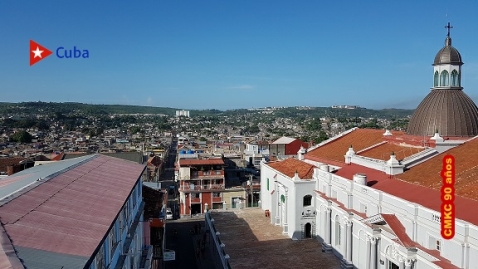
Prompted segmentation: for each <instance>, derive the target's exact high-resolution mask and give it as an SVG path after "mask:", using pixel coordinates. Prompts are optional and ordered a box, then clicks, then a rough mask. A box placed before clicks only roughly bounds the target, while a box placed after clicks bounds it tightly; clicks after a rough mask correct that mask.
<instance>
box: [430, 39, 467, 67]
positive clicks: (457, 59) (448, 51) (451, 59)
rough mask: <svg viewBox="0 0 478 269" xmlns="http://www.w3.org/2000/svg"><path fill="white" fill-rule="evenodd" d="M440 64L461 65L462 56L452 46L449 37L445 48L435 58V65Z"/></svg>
mask: <svg viewBox="0 0 478 269" xmlns="http://www.w3.org/2000/svg"><path fill="white" fill-rule="evenodd" d="M438 64H456V65H461V64H463V62H462V61H461V55H460V53H459V52H458V50H457V49H455V48H454V47H453V46H452V45H451V38H450V37H447V38H446V40H445V46H444V47H443V48H442V49H441V50H440V51H439V52H438V53H437V55H436V56H435V61H434V62H433V65H438Z"/></svg>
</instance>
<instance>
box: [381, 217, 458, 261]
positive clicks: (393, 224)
mask: <svg viewBox="0 0 478 269" xmlns="http://www.w3.org/2000/svg"><path fill="white" fill-rule="evenodd" d="M381 216H382V218H383V219H384V220H385V222H387V224H388V226H390V228H391V229H392V230H393V232H394V233H395V235H396V236H397V238H398V240H399V242H398V243H401V244H402V245H403V246H404V247H406V248H412V247H415V248H418V249H420V250H422V251H424V252H426V253H428V254H430V255H432V256H434V257H435V258H437V259H438V261H435V262H433V263H435V264H436V265H439V266H440V267H441V268H446V269H458V268H459V267H457V266H455V265H453V264H452V263H451V262H450V261H449V260H447V259H445V258H443V257H442V256H441V255H440V252H439V251H437V250H430V249H427V248H424V247H423V246H421V245H420V244H418V243H417V242H415V241H413V240H412V239H411V238H410V237H409V236H408V234H407V232H406V230H405V227H404V226H403V224H402V223H401V222H400V220H399V219H398V218H397V217H396V216H395V215H394V214H381Z"/></svg>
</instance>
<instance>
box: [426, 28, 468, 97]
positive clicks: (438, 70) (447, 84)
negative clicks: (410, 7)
mask: <svg viewBox="0 0 478 269" xmlns="http://www.w3.org/2000/svg"><path fill="white" fill-rule="evenodd" d="M445 28H447V29H448V34H447V36H446V39H445V46H444V47H443V48H442V49H441V50H440V51H439V52H438V53H437V55H436V57H435V61H434V63H433V89H437V90H439V89H457V90H461V89H463V88H462V87H461V66H462V65H463V62H462V61H461V55H460V53H459V52H458V50H457V49H455V48H454V47H453V46H452V45H451V37H450V29H451V28H453V26H451V25H450V23H448V24H447V26H445Z"/></svg>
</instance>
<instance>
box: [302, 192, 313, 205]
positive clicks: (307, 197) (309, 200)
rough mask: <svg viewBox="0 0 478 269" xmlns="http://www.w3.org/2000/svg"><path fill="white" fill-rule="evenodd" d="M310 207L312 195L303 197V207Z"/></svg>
mask: <svg viewBox="0 0 478 269" xmlns="http://www.w3.org/2000/svg"><path fill="white" fill-rule="evenodd" d="M310 205H312V195H306V196H304V206H310Z"/></svg>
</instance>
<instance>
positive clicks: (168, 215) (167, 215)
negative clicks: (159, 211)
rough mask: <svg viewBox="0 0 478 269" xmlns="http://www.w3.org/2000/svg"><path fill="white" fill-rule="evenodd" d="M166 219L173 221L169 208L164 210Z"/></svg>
mask: <svg viewBox="0 0 478 269" xmlns="http://www.w3.org/2000/svg"><path fill="white" fill-rule="evenodd" d="M166 219H173V212H172V211H171V208H169V207H168V208H166Z"/></svg>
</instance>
